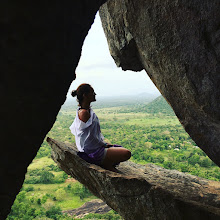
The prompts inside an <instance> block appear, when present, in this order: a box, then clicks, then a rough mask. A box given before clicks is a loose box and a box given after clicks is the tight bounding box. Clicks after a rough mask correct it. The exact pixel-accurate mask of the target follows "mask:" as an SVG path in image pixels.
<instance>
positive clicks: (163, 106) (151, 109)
mask: <svg viewBox="0 0 220 220" xmlns="http://www.w3.org/2000/svg"><path fill="white" fill-rule="evenodd" d="M138 111H140V112H148V113H155V114H158V113H163V114H166V115H175V113H174V111H173V109H172V108H171V107H170V105H169V104H168V103H167V101H166V100H165V99H164V97H163V96H159V97H157V98H156V99H154V100H153V101H152V102H150V103H148V104H147V105H145V106H141V107H140V108H138Z"/></svg>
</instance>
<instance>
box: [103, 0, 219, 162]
mask: <svg viewBox="0 0 220 220" xmlns="http://www.w3.org/2000/svg"><path fill="white" fill-rule="evenodd" d="M219 11H220V1H219V0H212V1H209V0H193V1H188V0H181V1H177V0H138V1H135V0H111V1H108V2H107V3H105V4H104V5H103V6H102V7H101V9H100V17H101V20H102V24H103V28H104V31H105V34H106V37H107V40H108V45H109V50H110V53H111V55H112V57H113V58H114V60H115V63H116V64H117V65H118V66H120V67H121V68H122V69H123V70H134V71H139V70H142V69H144V70H146V72H147V74H148V75H149V77H150V78H151V79H152V81H153V82H154V84H155V85H156V87H157V88H158V89H159V91H160V92H161V94H162V95H163V96H164V97H165V98H166V100H167V101H168V103H169V104H170V105H171V106H172V108H173V110H174V112H175V114H176V115H177V117H178V118H179V120H180V122H181V123H182V125H183V127H184V128H185V130H186V131H187V132H188V133H189V135H190V136H191V137H192V139H193V140H194V141H195V142H196V143H197V145H198V146H199V147H200V148H201V149H202V150H203V151H204V152H205V153H206V154H207V155H208V156H209V157H210V158H211V159H212V160H213V161H214V162H215V163H216V164H217V165H218V166H220V87H219V85H220V26H219V24H220V13H219ZM134 74H135V73H134Z"/></svg>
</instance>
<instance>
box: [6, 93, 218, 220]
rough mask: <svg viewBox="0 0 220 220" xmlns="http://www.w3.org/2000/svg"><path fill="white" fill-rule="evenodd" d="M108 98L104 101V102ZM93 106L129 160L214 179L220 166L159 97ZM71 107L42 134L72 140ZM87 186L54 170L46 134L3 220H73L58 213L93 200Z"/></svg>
mask: <svg viewBox="0 0 220 220" xmlns="http://www.w3.org/2000/svg"><path fill="white" fill-rule="evenodd" d="M108 100H109V101H108ZM108 100H107V101H106V100H105V102H104V101H103V102H101V101H100V103H99V101H97V103H94V104H93V107H92V108H93V109H94V111H95V113H96V114H97V116H98V117H99V120H100V124H101V130H102V133H103V135H104V137H105V140H106V142H108V143H112V144H119V145H122V146H123V147H125V148H127V149H129V150H131V152H132V157H131V159H130V160H131V161H133V162H135V163H139V164H143V165H144V164H147V163H154V164H156V165H159V166H161V167H164V168H166V169H175V170H178V171H181V172H185V173H189V174H192V175H195V176H199V177H202V178H206V179H210V180H215V181H220V168H219V167H218V166H216V165H215V164H214V163H213V162H212V161H211V160H210V159H209V158H208V157H207V156H206V154H205V153H204V152H203V151H202V150H201V149H200V148H198V146H196V144H195V143H194V141H193V140H192V139H191V138H190V136H189V135H188V134H187V133H186V132H185V130H184V129H183V127H182V125H181V124H180V122H179V120H178V119H177V117H176V116H175V114H174V112H173V110H172V109H171V108H170V106H169V105H168V104H167V103H166V101H165V100H164V98H163V97H162V96H159V97H157V98H156V99H153V100H152V99H150V98H146V99H144V98H143V97H142V98H141V99H138V98H135V97H133V98H130V99H129V98H128V97H125V98H124V99H123V98H121V101H117V99H113V98H112V99H110V98H109V99H108ZM76 108H77V105H76V103H75V102H71V101H69V102H67V103H66V104H65V105H64V106H63V107H62V109H61V110H60V112H59V114H58V116H57V120H56V122H55V124H54V126H53V128H52V129H51V131H50V132H49V133H48V135H47V136H49V137H51V138H53V139H57V140H60V141H63V142H69V143H74V142H75V139H74V136H73V135H72V134H71V132H70V130H69V127H70V125H71V124H72V122H73V120H74V117H75V114H76ZM95 198H96V197H95V196H93V195H92V194H91V193H90V192H89V190H88V189H87V188H85V187H84V186H83V185H82V184H80V183H79V182H77V181H76V180H74V179H73V178H71V177H70V176H68V175H67V174H66V173H65V172H63V171H62V170H60V168H58V166H57V165H56V163H55V162H54V161H53V160H52V159H51V148H50V146H49V145H48V144H47V142H46V138H45V140H44V142H43V144H42V146H41V148H40V149H39V151H38V153H37V155H36V157H35V159H34V160H33V162H32V164H30V166H29V167H28V172H27V174H26V178H25V182H24V184H23V187H22V189H21V191H20V193H19V194H18V196H17V198H16V200H15V202H14V205H13V206H12V210H11V213H10V215H9V216H8V218H7V219H8V220H21V219H22V220H29V219H46V220H49V219H55V220H56V219H57V220H58V219H66V220H70V219H75V218H74V216H68V215H67V214H64V213H63V212H62V211H65V210H71V209H75V208H79V207H80V206H82V205H83V204H84V203H86V202H88V201H90V200H93V199H95ZM81 219H112V220H116V219H121V217H120V216H119V215H118V214H117V213H116V212H115V211H113V210H112V211H110V212H109V213H106V214H103V215H101V214H89V215H87V216H85V217H83V218H81Z"/></svg>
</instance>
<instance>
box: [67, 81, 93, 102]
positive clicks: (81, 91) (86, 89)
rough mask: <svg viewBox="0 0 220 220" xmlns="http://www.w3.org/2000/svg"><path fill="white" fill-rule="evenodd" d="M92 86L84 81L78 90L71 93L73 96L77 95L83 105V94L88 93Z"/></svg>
mask: <svg viewBox="0 0 220 220" xmlns="http://www.w3.org/2000/svg"><path fill="white" fill-rule="evenodd" d="M91 88H92V86H90V85H89V84H87V83H83V84H81V85H79V86H78V88H77V90H73V91H72V92H71V95H72V96H73V97H75V96H76V97H77V101H78V102H79V106H80V105H81V103H82V101H83V95H84V94H85V95H87V94H88V93H89V92H90V91H91Z"/></svg>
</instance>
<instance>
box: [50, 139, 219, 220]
mask: <svg viewBox="0 0 220 220" xmlns="http://www.w3.org/2000/svg"><path fill="white" fill-rule="evenodd" d="M47 141H48V143H49V144H50V145H51V147H52V158H53V160H54V161H55V162H56V163H57V164H58V166H59V167H60V168H61V169H63V170H64V171H65V172H66V173H68V174H69V175H71V176H72V177H73V178H76V179H77V180H78V181H80V182H81V183H82V184H84V185H85V186H86V187H87V188H88V189H89V190H90V191H91V192H92V193H93V194H94V195H95V196H97V197H99V198H100V199H102V200H103V201H105V202H106V203H107V204H108V205H109V206H110V207H111V208H112V209H114V210H115V211H117V212H118V213H119V214H120V215H121V216H122V217H123V218H124V219H125V220H134V219H137V220H144V219H147V220H155V219H157V220H164V219H193V220H207V219H210V220H211V219H212V220H217V219H220V183H219V182H217V181H211V180H206V179H202V178H199V177H196V176H192V175H189V174H184V173H181V172H178V171H176V170H167V169H164V168H161V167H158V166H156V165H153V164H147V165H145V166H144V165H139V164H135V163H132V162H123V163H121V164H120V166H119V167H118V169H119V171H120V172H121V173H115V172H111V171H108V170H105V169H103V168H101V167H99V166H96V165H94V164H89V163H87V162H86V161H84V160H82V159H81V158H80V157H78V156H77V151H76V146H75V145H74V144H64V143H62V142H60V141H57V140H53V139H51V138H47Z"/></svg>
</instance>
